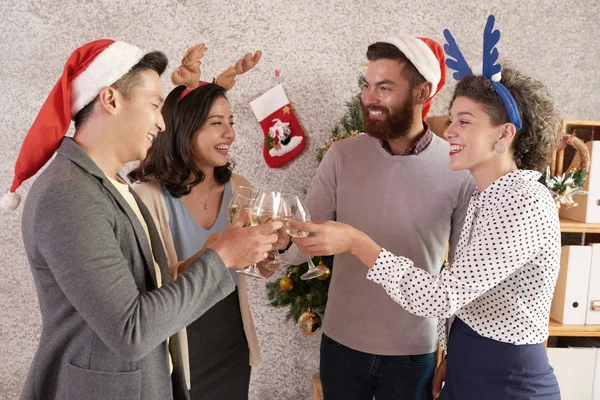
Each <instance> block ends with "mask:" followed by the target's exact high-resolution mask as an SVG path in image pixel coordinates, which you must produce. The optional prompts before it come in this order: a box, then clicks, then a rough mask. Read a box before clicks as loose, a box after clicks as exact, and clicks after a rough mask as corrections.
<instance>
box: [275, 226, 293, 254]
mask: <svg viewBox="0 0 600 400" xmlns="http://www.w3.org/2000/svg"><path fill="white" fill-rule="evenodd" d="M290 239H291V236H290V235H288V233H287V231H286V230H285V228H281V229H278V230H277V241H276V242H275V243H274V244H273V250H285V249H287V247H288V245H289V244H290Z"/></svg>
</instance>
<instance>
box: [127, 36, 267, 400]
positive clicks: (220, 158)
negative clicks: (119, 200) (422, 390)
mask: <svg viewBox="0 0 600 400" xmlns="http://www.w3.org/2000/svg"><path fill="white" fill-rule="evenodd" d="M205 51H206V46H205V45H204V44H199V45H197V46H194V47H192V48H190V49H189V50H188V51H187V52H186V53H185V55H184V57H183V60H182V61H181V66H180V67H179V68H178V69H177V70H176V71H175V72H173V74H172V75H171V80H172V82H173V83H174V84H176V85H179V86H177V87H176V88H175V89H173V90H172V91H171V93H169V95H168V96H167V98H166V100H165V105H164V107H163V110H162V113H163V117H164V120H165V128H166V129H165V131H164V132H163V133H161V134H160V135H158V137H157V138H156V139H155V140H154V143H153V145H152V148H151V149H150V150H149V152H148V156H147V158H146V160H144V161H143V162H142V163H141V164H140V165H139V167H138V168H137V169H135V170H133V171H132V172H131V173H130V174H129V178H130V179H131V181H132V182H136V183H135V184H134V185H133V187H134V189H135V190H136V192H137V194H138V195H139V196H140V197H141V199H142V200H143V201H144V203H146V205H147V206H148V208H149V209H150V212H151V214H152V216H153V217H154V220H155V222H156V225H157V226H158V228H159V232H160V234H161V237H162V239H163V243H165V247H166V250H167V251H166V253H167V256H168V258H169V265H170V266H171V272H172V274H173V276H174V277H176V276H177V275H178V274H179V273H181V272H182V271H183V270H185V269H186V268H187V265H186V263H180V262H179V260H186V259H187V258H189V257H190V255H192V254H194V253H195V252H196V249H197V248H198V246H201V245H202V243H203V242H210V241H211V240H212V238H213V237H214V236H212V234H217V233H220V232H222V231H223V230H225V228H226V227H227V226H228V225H229V220H228V215H227V205H228V203H229V199H230V198H231V195H232V192H233V191H234V190H235V189H236V188H237V187H238V186H250V184H249V183H248V181H247V180H246V179H245V178H244V177H242V176H239V175H236V174H233V173H232V170H233V165H232V164H231V163H230V161H229V158H228V152H229V147H230V146H231V144H232V143H233V141H234V140H235V131H234V129H233V115H232V113H231V109H230V106H229V102H228V101H227V97H226V92H227V91H228V90H230V89H231V88H232V87H233V86H234V84H235V79H236V77H237V76H238V75H240V74H243V73H245V72H247V71H249V70H250V69H252V68H253V67H254V66H255V65H256V64H257V63H258V62H259V60H260V58H261V52H260V51H257V52H256V53H255V54H254V55H252V54H250V53H248V54H246V55H245V56H244V57H242V58H240V59H239V60H238V61H237V62H236V63H235V65H233V66H230V67H229V68H227V69H226V70H225V71H224V72H223V73H221V74H220V75H219V76H218V77H217V78H216V79H215V80H214V83H208V82H201V81H200V64H201V62H200V60H201V59H202V57H203V56H204V53H205ZM259 267H260V268H261V272H262V273H263V274H264V275H265V276H269V275H271V274H273V272H274V271H270V270H267V269H266V268H262V267H261V265H260V264H259ZM231 277H232V278H233V280H234V283H235V284H236V290H235V291H234V292H233V293H232V294H231V295H229V296H228V297H227V298H225V299H224V300H222V301H221V302H219V303H217V304H216V305H215V306H213V307H212V308H211V309H210V310H208V311H207V312H206V313H205V314H204V315H202V316H201V317H200V318H198V319H197V320H196V321H194V322H193V323H192V324H190V325H189V326H188V328H187V335H186V334H185V333H180V336H184V335H186V336H187V340H182V342H183V343H187V344H188V346H187V347H189V352H188V351H187V350H188V349H187V348H185V347H186V346H183V347H184V349H183V350H184V356H185V355H189V359H185V360H184V364H185V365H186V369H187V371H186V372H187V378H188V381H187V383H188V386H191V387H190V396H191V399H192V400H193V399H203V400H204V399H232V400H236V399H240V400H241V399H247V398H248V387H249V382H250V369H251V367H250V366H251V365H256V364H258V363H259V361H260V356H259V349H258V341H257V338H256V331H255V329H254V324H253V322H252V315H251V314H250V308H249V305H248V294H247V292H246V281H245V276H244V275H239V274H236V273H233V274H231ZM186 358H187V357H186Z"/></svg>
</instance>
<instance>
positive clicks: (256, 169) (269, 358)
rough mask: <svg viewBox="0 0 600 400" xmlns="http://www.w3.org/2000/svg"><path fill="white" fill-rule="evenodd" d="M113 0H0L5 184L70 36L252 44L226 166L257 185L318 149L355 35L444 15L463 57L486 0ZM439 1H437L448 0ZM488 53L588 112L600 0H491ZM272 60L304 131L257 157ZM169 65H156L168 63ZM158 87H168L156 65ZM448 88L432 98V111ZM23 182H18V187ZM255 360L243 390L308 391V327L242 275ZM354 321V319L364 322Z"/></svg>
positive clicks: (438, 109)
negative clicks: (280, 161) (259, 103)
mask: <svg viewBox="0 0 600 400" xmlns="http://www.w3.org/2000/svg"><path fill="white" fill-rule="evenodd" d="M441 3H442V2H439V1H430V0H426V1H418V2H417V1H403V0H389V1H376V0H371V1H364V0H356V1H345V2H344V1H334V0H330V1H316V0H310V1H305V0H297V1H282V0H271V1H268V0H261V1H259V0H246V1H242V0H230V1H227V2H224V1H215V0H212V1H191V0H177V1H174V0H171V1H168V0H162V1H149V0H147V1H143V0H118V1H117V0H114V1H108V0H103V1H92V0H87V1H77V2H76V1H58V0H55V1H49V0H21V1H9V0H2V2H0V15H1V16H2V18H1V19H0V65H1V68H0V82H1V89H2V90H1V92H0V99H1V100H0V116H1V121H2V124H1V125H0V143H1V144H0V189H1V190H2V191H4V190H5V189H7V188H8V187H9V186H10V182H11V180H12V168H13V165H14V161H15V159H16V156H17V153H18V150H19V148H20V145H21V143H22V141H23V137H24V135H25V133H26V132H27V130H28V128H29V126H30V124H31V123H32V122H33V119H34V118H35V116H36V114H37V111H38V110H39V107H40V105H41V103H42V102H43V101H44V99H45V97H46V96H47V94H48V92H49V91H50V89H51V88H52V86H53V85H54V83H55V81H56V79H57V77H58V76H59V74H60V73H61V71H62V67H63V63H64V61H65V60H66V59H67V57H68V56H69V54H70V53H71V51H72V50H73V49H75V48H76V47H78V46H79V45H81V44H83V43H85V42H88V41H90V40H94V39H98V38H102V37H108V38H113V39H120V40H125V41H128V42H131V43H133V44H136V45H139V46H141V47H144V48H146V49H148V50H153V49H157V50H162V51H164V52H165V53H166V54H167V55H168V56H169V59H171V60H172V62H171V65H170V67H171V68H174V67H175V66H176V65H177V63H178V61H179V59H180V57H181V55H182V53H183V52H184V50H185V49H186V48H187V47H188V46H190V45H192V44H195V43H197V42H199V41H205V42H206V43H207V44H208V46H209V51H208V52H207V54H206V56H205V58H204V60H203V71H204V77H205V78H212V77H213V76H214V75H215V74H216V73H217V72H219V71H220V70H221V69H223V68H224V67H225V66H227V65H228V63H231V62H232V61H234V60H235V59H236V58H237V57H239V56H240V55H241V54H243V52H246V51H250V50H255V49H262V50H263V51H264V57H263V60H262V61H261V63H260V65H259V66H258V68H256V70H255V71H252V72H251V73H249V74H248V76H243V77H241V78H239V79H238V86H237V87H236V88H235V89H234V91H233V92H232V93H231V94H230V99H231V102H232V105H233V109H234V113H235V116H236V123H237V135H238V136H237V141H236V143H235V146H234V149H233V156H234V158H235V160H236V162H237V172H239V173H241V174H243V175H245V176H246V177H248V178H249V179H250V180H251V181H252V182H253V183H254V184H255V185H257V186H262V187H266V186H270V187H276V188H281V189H283V190H287V191H293V192H298V193H301V192H302V190H303V189H304V188H305V187H306V186H307V185H308V183H309V182H310V179H311V177H312V175H313V173H314V171H315V168H316V166H317V162H316V161H315V157H314V150H315V148H316V147H317V146H319V145H320V144H321V143H322V142H324V141H325V140H326V139H327V138H328V137H329V134H330V130H331V128H332V126H333V124H334V123H335V122H336V121H338V120H339V118H340V117H341V116H342V115H343V113H344V104H345V102H346V100H348V99H349V98H350V97H351V96H352V95H353V94H355V92H356V90H357V86H356V79H357V75H358V72H359V67H358V66H359V64H360V63H361V62H364V60H365V57H364V54H365V51H366V47H367V45H368V44H369V43H371V42H374V41H376V40H377V39H379V38H385V37H387V36H389V35H393V34H394V33H400V32H404V33H410V34H416V35H423V36H429V37H432V38H435V39H438V40H442V39H443V36H442V30H443V29H444V28H446V27H449V28H451V30H452V32H453V33H454V34H455V36H456V37H457V39H458V42H459V44H460V45H461V46H462V48H463V51H464V53H465V54H466V56H467V58H468V59H469V60H474V59H475V58H479V54H480V52H481V37H482V30H483V26H484V24H485V20H486V17H487V15H488V13H489V11H490V8H489V5H488V4H489V2H488V1H486V0H474V1H470V2H469V1H465V0H457V1H455V2H453V3H454V5H452V6H450V5H448V6H442V5H441ZM448 3H450V2H448ZM496 3H497V4H496V5H494V6H493V8H492V9H491V11H493V12H494V13H495V14H496V16H497V26H499V28H500V29H501V30H502V35H503V36H502V39H501V42H500V54H501V57H505V58H510V59H511V60H512V61H513V62H514V64H515V65H517V66H520V67H521V68H522V69H523V70H524V71H526V72H528V73H530V74H532V75H534V76H536V77H538V78H540V79H542V80H544V81H545V82H546V83H547V85H548V86H549V88H550V90H551V92H552V93H553V94H554V96H555V98H556V100H557V103H558V106H559V108H560V110H561V112H562V116H563V117H564V118H570V119H596V120H600V95H599V90H598V89H600V77H599V74H598V62H599V60H600V50H599V48H600V47H599V46H600V45H599V44H598V42H599V41H600V24H598V15H600V3H599V2H598V1H595V0H572V1H568V2H567V1H562V0H553V1H549V0H545V1H532V2H529V1H528V2H525V1H517V0H513V1H498V2H496ZM275 68H280V69H281V70H282V73H283V74H284V76H285V79H286V81H285V83H284V85H285V88H286V90H287V94H288V97H289V98H290V100H291V101H292V103H293V106H294V109H295V112H296V114H297V115H298V117H299V119H300V121H301V124H302V125H303V127H304V129H305V133H306V134H307V136H308V145H309V146H308V148H307V149H306V150H305V151H304V153H303V154H302V155H301V156H299V157H298V158H297V159H296V160H294V161H293V162H292V163H291V164H290V165H289V166H288V167H286V168H284V169H281V170H271V169H269V168H268V167H267V166H266V164H265V163H264V162H263V160H262V151H261V143H262V133H261V132H260V130H259V125H258V124H257V123H256V121H255V120H254V117H253V115H252V114H251V111H250V109H249V107H248V101H249V99H251V98H252V97H253V96H255V95H256V94H258V93H260V92H262V91H264V90H266V89H267V88H269V87H270V85H271V81H270V77H271V74H272V72H273V70H274V69H275ZM170 71H171V69H169V71H168V73H167V74H165V76H166V77H168V75H169V73H170ZM163 82H164V84H165V89H166V90H167V91H168V90H170V89H171V88H172V86H171V84H170V83H169V82H168V80H167V78H165V79H163ZM450 95H451V88H450V87H447V88H446V89H445V90H444V91H443V92H442V93H441V94H440V95H439V96H438V98H437V99H436V101H435V102H434V106H433V110H432V115H435V114H440V113H445V112H446V107H447V102H448V100H449V97H450ZM28 187H29V185H28V184H26V185H24V187H23V190H22V193H23V194H26V191H27V188H28ZM20 219H21V215H20V212H19V211H17V212H15V213H12V214H9V213H5V212H3V213H0V224H1V226H2V229H0V267H1V271H2V273H1V279H0V359H1V360H2V361H1V362H0V398H1V399H13V398H16V397H17V396H18V394H19V393H20V390H21V386H22V384H23V381H24V378H25V375H26V373H27V370H28V367H29V363H30V361H31V358H32V356H33V353H34V351H35V348H36V346H37V340H38V338H39V335H40V315H39V311H38V303H37V298H36V294H35V289H34V285H33V281H32V279H31V274H30V271H29V266H28V264H27V261H26V258H25V253H24V250H23V246H22V242H21V230H20ZM250 297H251V302H252V309H253V312H254V316H255V321H256V326H257V329H258V333H259V340H260V344H261V347H262V355H263V363H262V364H261V365H260V366H258V367H257V368H255V369H254V371H253V375H252V383H251V398H252V399H253V400H257V399H261V400H262V399H309V398H312V397H311V383H310V377H311V375H312V374H314V373H315V372H317V370H318V342H319V337H318V336H314V337H309V336H304V335H302V334H300V333H299V332H298V331H297V330H296V328H295V326H294V325H293V324H290V323H288V322H285V320H284V315H285V310H280V309H273V308H271V307H269V306H268V305H267V299H266V295H265V290H264V285H263V283H260V282H253V283H252V285H251V287H250ZM365 328H367V327H365Z"/></svg>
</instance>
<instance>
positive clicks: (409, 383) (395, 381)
mask: <svg viewBox="0 0 600 400" xmlns="http://www.w3.org/2000/svg"><path fill="white" fill-rule="evenodd" d="M436 361H437V352H433V353H428V354H419V355H413V356H381V355H376V354H368V353H363V352H360V351H356V350H352V349H350V348H348V347H346V346H344V345H343V344H341V343H338V342H336V341H335V340H333V339H331V338H330V337H328V336H326V335H325V334H323V337H322V339H321V362H320V370H321V373H320V374H321V386H322V387H323V397H324V400H337V399H339V400H372V399H373V396H375V399H376V400H404V399H406V400H431V399H432V398H433V396H432V394H431V391H432V389H433V375H434V373H435V367H436Z"/></svg>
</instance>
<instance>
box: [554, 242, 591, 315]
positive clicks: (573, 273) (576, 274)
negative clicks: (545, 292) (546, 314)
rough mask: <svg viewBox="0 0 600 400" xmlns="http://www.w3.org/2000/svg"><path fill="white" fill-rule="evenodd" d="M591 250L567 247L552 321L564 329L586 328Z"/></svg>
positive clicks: (564, 252) (564, 251)
mask: <svg viewBox="0 0 600 400" xmlns="http://www.w3.org/2000/svg"><path fill="white" fill-rule="evenodd" d="M591 258H592V248H591V246H563V247H562V249H561V255H560V272H559V274H558V280H557V281H556V289H555V291H554V297H553V298H552V308H551V309H550V318H552V319H553V320H555V321H557V322H559V323H561V324H563V325H579V324H581V325H583V324H585V317H586V310H587V308H588V307H587V300H588V280H589V278H590V265H591Z"/></svg>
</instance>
